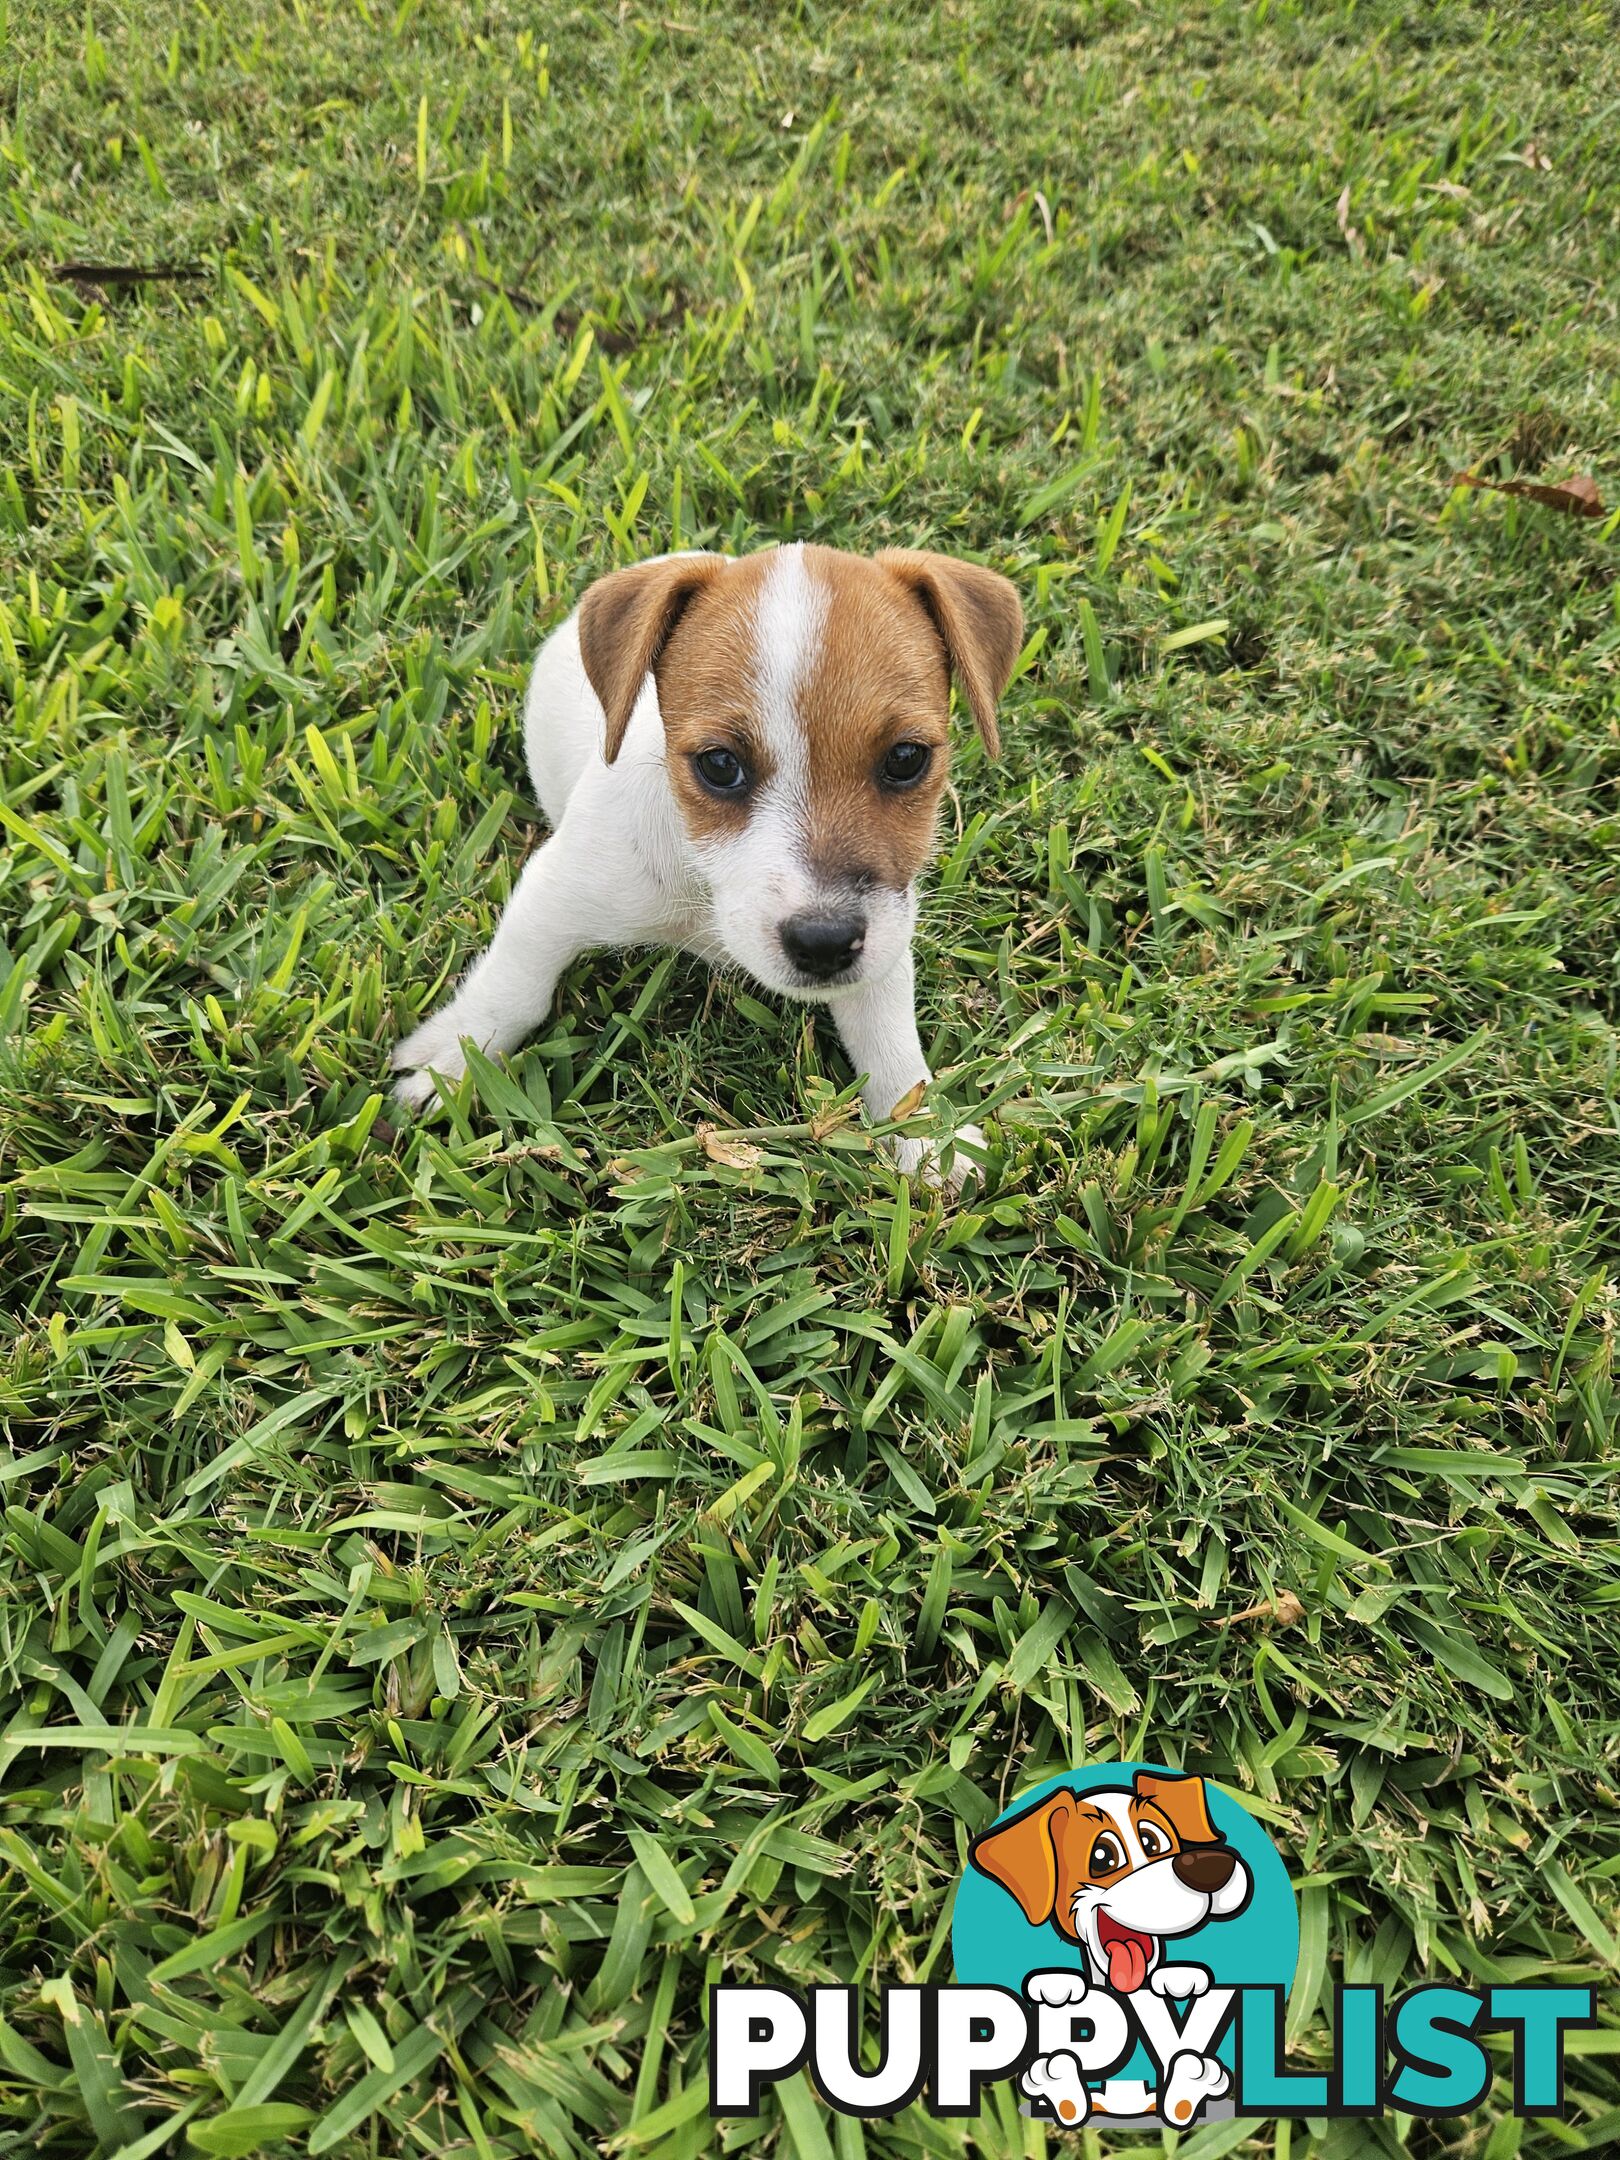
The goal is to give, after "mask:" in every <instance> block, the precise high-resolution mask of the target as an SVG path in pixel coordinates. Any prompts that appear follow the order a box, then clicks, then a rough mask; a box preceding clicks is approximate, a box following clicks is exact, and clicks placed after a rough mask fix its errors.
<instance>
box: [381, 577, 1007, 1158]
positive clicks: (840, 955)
mask: <svg viewBox="0 0 1620 2160" xmlns="http://www.w3.org/2000/svg"><path fill="white" fill-rule="evenodd" d="M1022 637H1023V614H1022V610H1021V609H1020V606H1019V603H1018V596H1017V594H1016V593H1015V591H1014V590H1013V588H1012V586H1011V585H1010V584H1009V583H1008V582H1007V580H1006V579H1005V578H1001V577H998V576H996V575H995V574H994V572H992V571H989V570H984V569H981V568H979V567H978V565H976V564H974V563H965V562H956V561H953V560H952V559H951V558H950V557H948V556H944V555H934V554H927V553H921V552H914V551H912V550H907V549H890V550H886V551H885V552H884V553H882V554H880V555H877V556H875V557H873V558H872V559H871V560H866V559H865V558H862V557H859V556H855V555H845V554H841V553H839V552H837V551H835V550H834V549H831V548H823V547H812V546H806V545H802V544H796V545H794V546H791V547H782V548H773V549H769V550H766V551H764V552H762V553H760V554H757V555H750V556H745V557H741V558H738V559H736V560H733V559H731V558H729V557H727V556H722V555H706V554H688V555H669V556H663V557H660V558H659V559H658V560H656V561H653V562H645V563H640V564H637V565H636V566H635V568H633V569H629V570H620V571H616V572H615V573H614V574H613V575H612V576H610V577H605V578H603V579H601V580H600V581H599V582H598V583H597V584H595V585H593V586H592V587H591V588H590V590H589V591H588V592H587V593H586V595H585V598H584V600H583V601H582V602H581V604H580V606H579V608H578V609H577V610H576V612H575V613H574V614H573V615H571V616H570V617H569V619H568V620H567V622H565V623H564V624H562V626H561V627H560V628H559V629H558V630H556V631H555V632H554V633H553V634H552V636H551V637H550V638H548V639H547V641H546V643H545V644H544V645H543V646H542V647H541V649H540V653H539V656H538V658H537V659H536V661H535V664H534V672H533V675H532V676H531V678H530V682H529V693H528V700H527V704H526V707H525V713H524V730H525V744H526V748H527V752H528V759H529V768H530V771H531V773H532V775H533V779H534V789H535V794H536V796H537V797H538V799H539V802H540V804H541V806H542V808H543V809H544V811H545V813H546V816H547V819H548V820H549V822H550V824H551V827H552V833H551V837H550V839H549V840H547V841H546V843H545V845H544V846H543V847H542V848H541V849H540V850H539V852H538V853H537V854H536V855H534V856H533V857H532V858H531V860H530V861H529V862H528V863H527V864H526V865H525V867H524V870H523V874H522V876H521V877H520V879H519V880H518V885H517V889H516V891H515V892H514V893H513V895H512V898H511V900H510V901H509V902H508V904H507V907H506V910H505V912H504V913H503V915H502V916H501V920H500V923H499V924H498V926H497V928H496V931H495V936H494V939H493V940H492V942H491V944H490V946H489V949H488V951H487V952H485V953H484V955H483V956H482V958H481V959H479V960H478V962H477V963H476V964H475V965H474V966H473V968H472V969H471V970H470V971H469V973H468V974H467V975H466V976H465V978H464V979H463V981H462V983H461V985H460V987H459V988H458V989H457V991H456V993H455V995H454V996H453V997H452V998H451V999H450V1001H449V1002H448V1004H446V1005H444V1006H443V1007H442V1008H441V1009H440V1010H439V1011H438V1012H437V1013H435V1014H434V1015H433V1017H432V1018H431V1019H430V1020H428V1021H427V1022H426V1023H425V1024H424V1025H423V1026H421V1027H419V1028H417V1030H416V1031H415V1033H414V1034H411V1035H409V1036H407V1037H406V1038H405V1040H404V1041H403V1042H402V1043H401V1044H400V1045H399V1047H398V1049H397V1050H396V1051H395V1053H394V1060H393V1062H394V1066H395V1069H396V1070H397V1071H400V1072H402V1073H403V1075H404V1077H403V1078H402V1079H401V1080H400V1081H399V1082H398V1084H397V1086H396V1088H395V1094H396V1096H397V1098H398V1099H399V1101H400V1102H401V1103H403V1104H405V1105H407V1106H410V1107H413V1108H414V1107H416V1106H418V1105H421V1104H424V1103H426V1102H428V1101H430V1100H431V1099H432V1098H433V1096H434V1093H435V1089H434V1075H435V1074H437V1075H439V1076H441V1077H442V1078H444V1079H445V1080H450V1081H454V1080H456V1079H459V1078H460V1076H461V1074H462V1073H463V1072H464V1070H465V1060H464V1058H463V1054H462V1048H461V1045H462V1042H463V1039H464V1038H466V1039H470V1040H471V1041H472V1042H474V1043H475V1044H476V1045H477V1046H478V1047H479V1048H480V1049H481V1050H484V1051H487V1052H489V1053H491V1054H494V1055H498V1054H499V1053H501V1052H503V1051H507V1050H511V1049H513V1048H515V1047H516V1045H517V1044H518V1043H520V1042H521V1041H522V1040H523V1038H524V1036H525V1035H527V1034H528V1033H529V1032H530V1030H531V1029H533V1028H534V1027H535V1026H536V1025H537V1024H538V1023H539V1021H540V1020H542V1019H543V1018H544V1017H545V1014H546V1011H547V1009H548V1007H549V1006H550V1004H551V999H552V994H553V992H554V991H555V989H556V986H557V979H558V977H559V976H560V975H561V973H562V971H563V969H564V968H566V967H567V966H568V964H569V963H570V961H572V960H573V959H574V958H575V956H576V955H577V954H579V953H581V952H584V951H586V950H587V949H588V948H590V947H593V946H601V945H639V944H671V945H679V946H681V947H683V948H685V949H686V950H687V951H689V952H695V953H698V954H700V955H701V956H702V957H703V958H704V959H706V960H708V961H709V962H711V963H712V964H713V965H716V966H719V967H727V966H735V967H739V968H743V969H745V970H746V971H747V972H748V973H749V974H750V975H752V976H753V977H754V978H755V980H756V981H758V982H760V983H762V984H763V985H764V986H765V987H766V988H767V989H769V990H774V991H777V992H778V993H779V994H781V995H782V996H784V997H789V998H794V999H801V1000H804V1001H807V1002H813V1003H817V1004H824V1005H826V1006H828V1007H829V1008H830V1010H831V1012H832V1015H833V1018H834V1020H835V1021H836V1023H837V1026H838V1031H839V1034H840V1036H841V1037H842V1039H843V1044H844V1048H845V1050H846V1052H847V1053H848V1055H849V1059H850V1062H851V1063H852V1064H853V1066H854V1067H855V1069H856V1071H857V1073H859V1074H861V1075H863V1076H864V1080H863V1092H864V1100H865V1105H866V1110H867V1114H868V1116H869V1117H871V1118H874V1119H885V1118H888V1117H890V1116H891V1115H892V1113H893V1112H894V1110H895V1107H896V1105H897V1104H899V1103H900V1102H901V1101H902V1100H903V1099H904V1098H905V1097H906V1096H908V1095H909V1094H911V1092H912V1091H913V1090H914V1089H915V1088H917V1087H918V1086H919V1085H920V1084H921V1083H923V1082H926V1081H927V1080H928V1079H929V1078H930V1074H929V1070H928V1066H927V1063H926V1061H925V1060H924V1058H923V1054H922V1045H921V1043H920V1041H919V1040H918V1035H917V1021H916V1013H915V1007H914V999H913V987H912V956H911V938H912V932H913V930H914V928H915V926H916V920H917V878H918V876H919V874H920V872H921V871H922V869H923V867H924V864H925V863H926V861H927V859H928V857H929V854H930V853H931V851H932V848H933V843H934V832H935V824H936V821H937V816H938V811H939V804H940V798H941V795H942V794H943V792H944V787H945V777H946V768H947V763H948V759H949V745H948V732H947V725H946V719H947V712H948V708H949V696H950V678H951V677H952V676H953V675H954V677H955V679H956V682H957V684H958V687H959V688H960V690H961V693H962V696H963V700H964V702H965V703H966V705H967V707H968V710H969V711H970V712H971V714H972V716H973V720H974V724H975V725H976V726H977V728H978V731H979V734H980V736H981V738H982V740H983V742H984V746H985V748H986V750H987V751H988V752H989V754H990V755H991V756H992V757H994V756H996V755H997V754H998V751H999V748H1000V744H999V738H998V735H997V729H996V706H997V703H998V701H999V699H1000V696H1001V693H1002V691H1003V690H1004V689H1005V688H1006V686H1007V682H1008V679H1009V678H1010V676H1011V674H1012V670H1013V666H1014V663H1015V662H1016V660H1017V658H1018V653H1019V648H1020V644H1021V641H1022ZM958 1137H959V1139H961V1140H964V1141H967V1142H968V1143H969V1144H970V1145H974V1146H982V1144H983V1135H982V1134H980V1133H979V1132H978V1131H977V1130H976V1128H974V1127H972V1126H964V1127H962V1128H961V1131H960V1133H959V1135H958ZM894 1153H895V1157H896V1160H897V1162H898V1164H899V1166H900V1168H901V1169H902V1170H903V1171H906V1172H908V1173H909V1172H915V1171H922V1172H923V1173H924V1174H927V1175H931V1176H932V1177H933V1179H934V1180H935V1181H936V1182H937V1181H938V1178H939V1171H938V1166H937V1162H936V1160H935V1158H934V1156H933V1153H932V1151H930V1150H929V1149H927V1148H926V1147H925V1146H924V1144H923V1143H921V1142H919V1141H917V1140H915V1139H907V1138H905V1137H900V1138H898V1139H897V1140H896V1141H895V1142H894ZM966 1167H967V1165H966V1163H965V1162H964V1161H963V1159H962V1157H961V1156H960V1155H959V1156H958V1157H957V1158H956V1164H955V1168H954V1169H953V1171H952V1173H951V1175H950V1177H949V1178H948V1179H947V1180H946V1182H947V1183H949V1184H950V1185H952V1186H953V1187H954V1186H957V1185H959V1184H960V1182H961V1179H962V1177H963V1175H964V1173H965V1170H966Z"/></svg>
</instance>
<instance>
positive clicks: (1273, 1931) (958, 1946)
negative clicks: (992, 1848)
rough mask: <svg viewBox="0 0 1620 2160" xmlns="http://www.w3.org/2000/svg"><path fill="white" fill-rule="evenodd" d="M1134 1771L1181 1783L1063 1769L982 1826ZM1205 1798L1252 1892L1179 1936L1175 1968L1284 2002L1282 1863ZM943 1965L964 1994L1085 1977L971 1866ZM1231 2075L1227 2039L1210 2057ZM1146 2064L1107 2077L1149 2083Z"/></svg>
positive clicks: (1220, 1795)
mask: <svg viewBox="0 0 1620 2160" xmlns="http://www.w3.org/2000/svg"><path fill="white" fill-rule="evenodd" d="M1139 1770H1145V1771H1147V1772H1148V1773H1149V1775H1150V1776H1158V1777H1180V1776H1182V1775H1184V1773H1183V1772H1181V1771H1179V1770H1172V1769H1169V1768H1168V1767H1167V1766H1166V1765H1165V1764H1163V1763H1147V1762H1128V1763H1087V1764H1086V1765H1085V1766H1084V1768H1082V1769H1076V1770H1065V1771H1063V1772H1061V1773H1060V1774H1059V1775H1058V1776H1057V1777H1051V1778H1048V1779H1047V1780H1046V1782H1045V1783H1044V1784H1042V1785H1034V1786H1031V1788H1030V1790H1029V1791H1028V1792H1026V1793H1020V1794H1019V1796H1018V1798H1017V1799H1016V1800H1015V1801H1014V1802H1013V1803H1012V1805H1011V1807H1007V1808H1003V1809H1002V1811H1001V1813H1000V1814H999V1815H998V1816H997V1817H996V1819H995V1823H992V1824H991V1825H990V1826H989V1827H990V1828H991V1829H994V1828H995V1827H996V1826H997V1825H998V1824H1000V1823H1004V1822H1010V1821H1011V1820H1012V1818H1013V1816H1015V1815H1022V1814H1023V1812H1024V1810H1025V1809H1026V1808H1030V1807H1034V1806H1035V1805H1036V1804H1037V1803H1038V1802H1040V1801H1042V1800H1044V1799H1045V1798H1046V1797H1047V1795H1048V1794H1049V1793H1055V1792H1062V1791H1068V1792H1074V1793H1088V1792H1096V1791H1098V1790H1099V1789H1103V1790H1107V1789H1112V1788H1114V1787H1118V1786H1128V1785H1129V1784H1130V1782H1131V1780H1132V1779H1133V1778H1134V1777H1135V1776H1136V1774H1137V1772H1138V1771H1139ZM1204 1797H1205V1800H1206V1802H1207V1803H1208V1807H1209V1816H1210V1821H1211V1822H1213V1823H1214V1825H1215V1827H1216V1829H1217V1830H1218V1831H1219V1832H1220V1834H1221V1836H1222V1837H1223V1838H1224V1839H1225V1841H1226V1843H1227V1844H1228V1845H1230V1846H1231V1847H1232V1849H1233V1850H1234V1851H1235V1852H1236V1853H1237V1855H1238V1857H1239V1859H1241V1860H1242V1862H1243V1864H1244V1866H1245V1867H1246V1868H1247V1869H1248V1871H1249V1880H1250V1881H1251V1883H1252V1884H1253V1885H1254V1888H1253V1891H1252V1893H1251V1895H1250V1898H1249V1902H1248V1904H1247V1905H1246V1906H1245V1907H1244V1908H1243V1910H1242V1912H1240V1913H1235V1914H1234V1915H1233V1916H1232V1918H1231V1919H1229V1920H1210V1921H1208V1922H1207V1923H1206V1924H1205V1925H1204V1926H1203V1927H1201V1928H1199V1929H1197V1930H1196V1931H1195V1932H1194V1933H1193V1934H1191V1935H1178V1936H1177V1937H1176V1940H1175V1946H1174V1950H1173V1952H1172V1955H1173V1956H1174V1958H1175V1960H1176V1962H1177V1963H1178V1964H1179V1963H1182V1962H1185V1963H1187V1964H1189V1965H1204V1966H1207V1967H1208V1969H1209V1971H1210V1973H1211V1975H1212V1976H1213V1978H1214V1982H1215V1985H1216V1986H1217V1987H1279V1988H1282V1989H1283V1990H1284V1992H1285V1993H1286V1991H1287V1989H1288V1988H1289V1987H1290V1986H1291V1985H1292V1984H1293V1978H1294V1967H1295V1965H1296V1964H1297V1963H1298V1962H1299V1913H1298V1910H1297V1908H1296V1907H1295V1904H1294V1887H1293V1884H1292V1883H1290V1881H1289V1880H1288V1870H1287V1868H1286V1867H1285V1866H1284V1865H1283V1861H1282V1857H1281V1855H1280V1854H1279V1853H1278V1851H1277V1848H1276V1846H1275V1845H1273V1844H1272V1842H1271V1840H1270V1838H1269V1837H1267V1835H1266V1833H1265V1831H1264V1830H1262V1829H1261V1827H1260V1825H1259V1824H1258V1823H1257V1822H1256V1821H1255V1819H1254V1817H1253V1816H1252V1815H1251V1814H1250V1813H1249V1811H1248V1809H1247V1808H1246V1807H1244V1806H1243V1805H1242V1804H1241V1802H1239V1801H1237V1800H1234V1799H1233V1798H1232V1796H1231V1794H1230V1793H1226V1792H1223V1791H1222V1790H1221V1789H1220V1787H1219V1786H1218V1785H1212V1784H1207V1783H1206V1785H1205V1787H1204ZM951 1957H952V1960H953V1962H954V1964H955V1967H956V1977H957V1980H958V1981H959V1982H960V1983H961V1984H962V1985H963V1986H971V1987H1004V1988H1011V1989H1012V1991H1013V1993H1014V1994H1018V1993H1021V1992H1022V1989H1023V1985H1024V1982H1025V1980H1026V1979H1027V1978H1028V1976H1029V1975H1030V1974H1031V1973H1032V1972H1084V1971H1085V1969H1086V1957H1085V1952H1084V1951H1083V1950H1082V1949H1081V1948H1080V1946H1079V1944H1078V1943H1072V1942H1070V1941H1069V1939H1068V1937H1067V1936H1065V1935H1060V1934H1059V1933H1058V1931H1057V1929H1056V1928H1055V1927H1053V1926H1052V1925H1051V1924H1050V1923H1048V1924H1046V1925H1045V1926H1042V1927H1031V1926H1030V1924H1029V1922H1028V1921H1027V1920H1026V1919H1025V1918H1024V1912H1023V1908H1022V1906H1021V1905H1020V1904H1019V1902H1018V1900H1017V1899H1016V1898H1015V1897H1014V1896H1013V1894H1012V1892H1011V1891H1010V1890H1006V1889H1003V1887H1002V1885H1001V1884H1000V1883H998V1882H993V1881H992V1880H991V1879H990V1877H989V1876H988V1875H985V1874H982V1873H981V1872H980V1870H979V1869H978V1868H976V1867H975V1866H974V1865H973V1863H972V1861H971V1860H970V1861H969V1862H968V1864H967V1866H966V1868H965V1869H964V1870H963V1873H962V1879H961V1881H960V1882H959V1883H958V1884H957V1886H956V1906H955V1910H954V1911H953V1912H952V1914H951ZM1216 2053H1217V2054H1218V2055H1219V2057H1220V2059H1221V2061H1222V2062H1224V2063H1225V2064H1226V2066H1227V2068H1228V2069H1230V2068H1231V2067H1232V2034H1231V2033H1230V2032H1228V2034H1227V2036H1226V2038H1225V2039H1224V2040H1223V2041H1222V2042H1221V2044H1220V2046H1219V2048H1218V2049H1217V2050H1216ZM1152 2074H1153V2065H1152V2064H1151V2062H1150V2061H1149V2059H1148V2056H1147V2052H1146V2050H1145V2049H1143V2048H1138V2049H1137V2050H1136V2053H1135V2054H1134V2055H1133V2056H1132V2057H1131V2059H1130V2061H1129V2062H1128V2063H1126V2064H1125V2065H1124V2066H1123V2068H1122V2069H1120V2070H1118V2071H1116V2073H1115V2075H1116V2076H1118V2077H1125V2078H1148V2079H1151V2077H1152Z"/></svg>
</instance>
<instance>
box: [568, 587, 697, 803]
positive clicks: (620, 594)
mask: <svg viewBox="0 0 1620 2160" xmlns="http://www.w3.org/2000/svg"><path fill="white" fill-rule="evenodd" d="M725 567H726V560H725V557H724V556H723V555H695V554H694V555H663V556H660V557H658V558H657V559H656V560H655V561H653V562H644V563H636V564H634V565H633V566H632V567H631V568H630V569H628V570H615V571H613V572H612V573H611V574H610V575H609V576H607V577H605V578H598V579H597V581H596V583H595V584H594V585H593V586H592V587H591V589H590V591H589V592H588V593H587V594H586V595H585V597H584V599H583V600H582V601H581V602H580V604H579V657H580V660H581V663H582V664H583V666H584V669H585V674H586V678H587V680H588V681H589V683H590V686H591V688H592V689H593V690H594V691H595V692H596V695H597V697H598V699H599V700H600V702H601V706H602V711H603V714H604V716H605V718H606V722H607V726H606V729H605V731H604V737H603V744H602V753H603V756H604V757H605V758H606V760H607V762H608V763H609V764H610V765H611V764H612V763H613V760H614V759H615V758H616V757H617V756H618V754H619V752H620V750H621V749H622V748H623V746H624V738H625V734H626V732H627V730H628V729H629V726H630V715H631V714H632V713H633V712H634V711H635V707H636V700H637V698H638V697H640V695H641V686H642V684H643V683H644V682H645V681H646V680H647V677H648V675H649V674H651V672H652V670H653V669H654V668H655V667H656V666H657V665H658V656H659V654H660V653H661V652H662V651H663V649H664V647H665V646H666V645H667V644H668V643H669V638H670V633H671V632H672V631H673V629H674V628H675V625H676V623H678V622H679V621H680V618H681V610H682V609H683V608H684V607H685V606H686V604H687V602H688V601H689V600H690V599H691V598H692V595H693V594H694V593H696V592H699V591H701V590H702V588H703V587H704V586H705V585H710V584H712V583H713V582H714V580H715V579H716V578H717V577H719V575H720V574H721V572H722V571H723V570H724V569H725Z"/></svg>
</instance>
